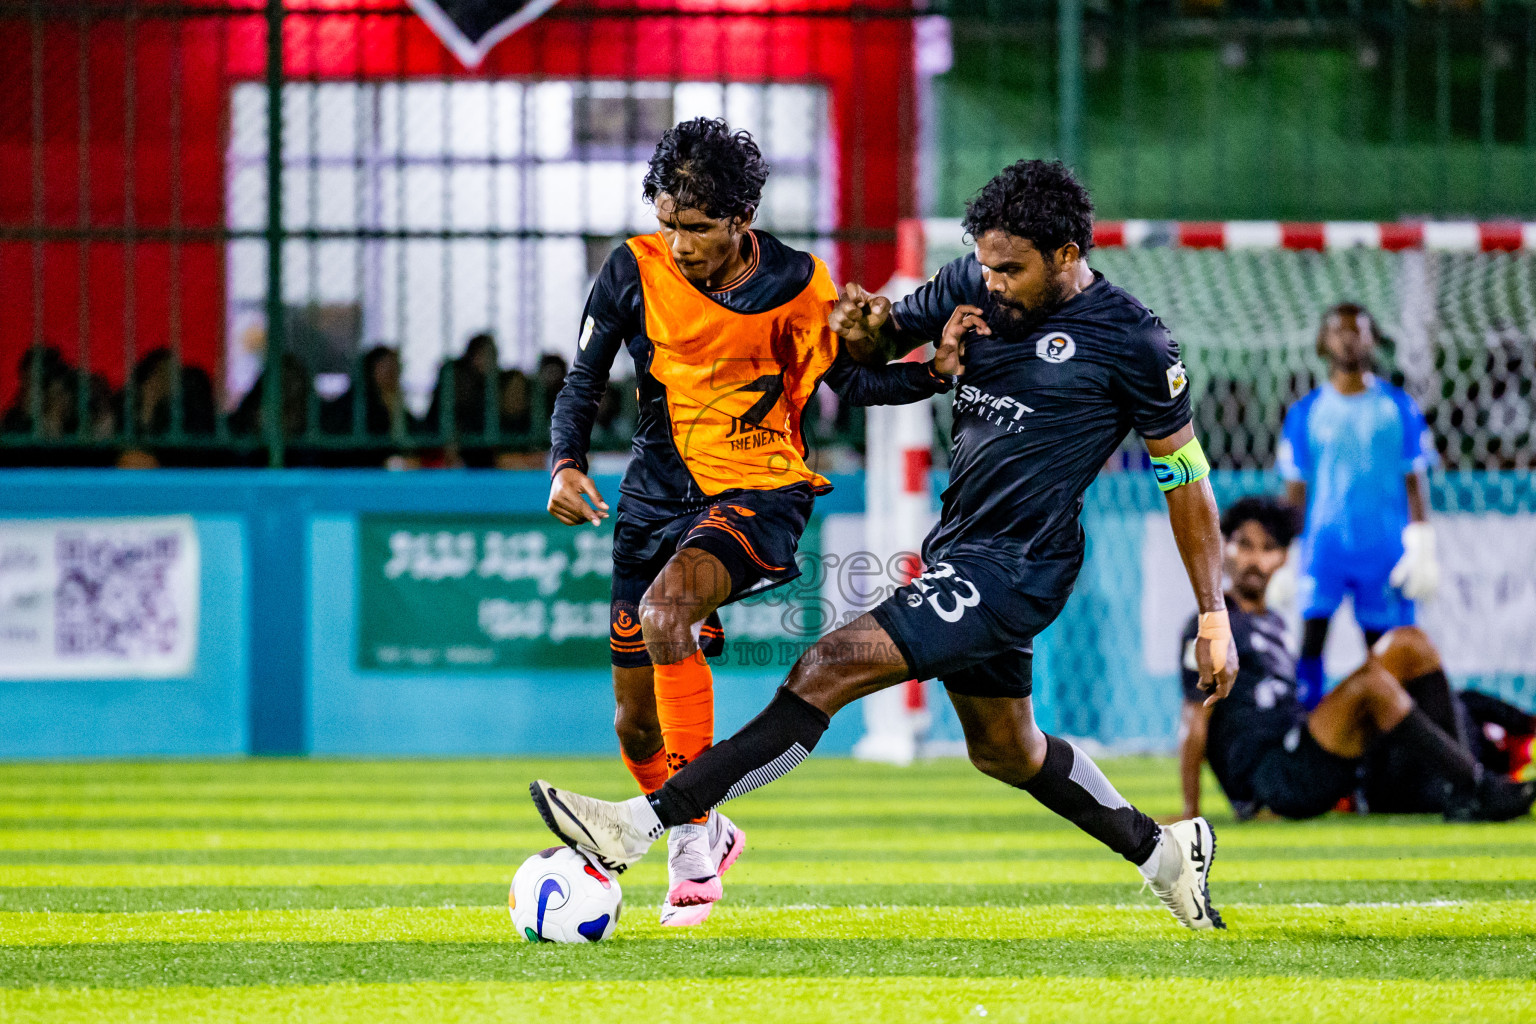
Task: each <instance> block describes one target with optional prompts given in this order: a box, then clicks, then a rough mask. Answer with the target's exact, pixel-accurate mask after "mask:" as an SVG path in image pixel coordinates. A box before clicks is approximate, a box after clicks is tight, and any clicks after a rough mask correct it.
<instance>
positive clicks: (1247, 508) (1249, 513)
mask: <svg viewBox="0 0 1536 1024" xmlns="http://www.w3.org/2000/svg"><path fill="white" fill-rule="evenodd" d="M1244 523H1258V524H1259V525H1260V526H1262V527H1263V528H1264V531H1265V532H1266V533H1268V534H1269V535H1270V536H1271V537H1273V538H1275V543H1276V544H1279V545H1280V546H1281V547H1283V548H1288V547H1290V546H1291V541H1293V540H1295V539H1296V532H1297V529H1296V528H1297V522H1296V510H1295V509H1294V508H1292V507H1291V506H1290V505H1287V504H1285V502H1283V501H1280V500H1279V499H1278V498H1275V497H1272V496H1271V495H1268V494H1250V495H1248V496H1247V497H1245V498H1238V499H1237V500H1236V501H1234V502H1233V503H1232V504H1230V505H1228V506H1227V510H1226V511H1225V512H1223V513H1222V514H1221V535H1222V536H1223V537H1230V536H1232V535H1233V534H1234V533H1236V532H1237V531H1238V528H1239V527H1241V526H1242V525H1243V524H1244Z"/></svg>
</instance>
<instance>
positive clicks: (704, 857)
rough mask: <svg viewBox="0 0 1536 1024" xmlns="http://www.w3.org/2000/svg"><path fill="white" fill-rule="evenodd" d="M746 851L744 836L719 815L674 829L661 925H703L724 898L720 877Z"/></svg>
mask: <svg viewBox="0 0 1536 1024" xmlns="http://www.w3.org/2000/svg"><path fill="white" fill-rule="evenodd" d="M746 847H747V834H746V833H745V832H743V831H742V830H741V829H739V828H737V827H736V826H735V825H734V824H732V823H731V819H730V818H727V817H726V816H725V815H723V814H721V813H720V812H719V811H710V812H709V820H708V821H706V822H703V823H701V824H697V825H692V824H690V825H676V826H674V827H673V828H672V830H671V833H670V834H669V835H668V836H667V886H668V888H667V898H666V901H665V902H664V903H662V905H661V923H662V924H664V925H668V926H671V927H674V928H686V927H688V926H690V925H695V924H702V923H703V922H704V920H705V919H706V918H708V917H709V912H710V910H711V909H712V908H713V907H714V905H715V902H716V901H717V900H719V899H720V897H721V896H722V895H723V894H724V889H723V888H722V886H721V884H720V876H721V875H723V874H725V873H726V872H727V871H729V870H730V869H731V865H733V864H735V863H736V860H737V858H739V857H740V856H741V851H742V850H744V849H746Z"/></svg>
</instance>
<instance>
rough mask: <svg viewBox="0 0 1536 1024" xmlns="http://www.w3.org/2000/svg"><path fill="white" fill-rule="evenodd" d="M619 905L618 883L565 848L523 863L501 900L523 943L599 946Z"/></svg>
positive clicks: (612, 926)
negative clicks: (504, 903)
mask: <svg viewBox="0 0 1536 1024" xmlns="http://www.w3.org/2000/svg"><path fill="white" fill-rule="evenodd" d="M623 904H624V892H623V890H622V889H620V888H619V880H618V879H617V878H615V877H613V875H612V874H611V873H609V872H608V871H606V870H604V869H603V868H602V867H600V866H598V865H596V864H594V863H592V862H591V861H589V860H588V859H587V858H586V857H584V856H582V855H581V854H579V853H577V852H576V851H575V850H573V849H571V848H570V847H568V846H553V847H550V848H549V849H548V850H541V851H540V852H538V853H536V854H534V855H533V856H532V857H529V858H528V859H527V860H525V861H523V866H522V867H520V868H518V869H517V874H515V875H513V876H512V891H511V893H509V894H508V897H507V909H508V910H509V911H510V912H511V914H512V927H514V928H516V929H517V933H518V934H519V935H521V936H522V937H523V938H525V939H527V940H528V941H529V942H601V941H602V940H603V939H606V938H607V937H608V936H610V935H612V934H613V931H614V929H615V928H617V927H618V926H619V910H620V908H621V907H622V906H623Z"/></svg>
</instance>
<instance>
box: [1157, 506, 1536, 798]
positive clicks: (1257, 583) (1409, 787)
mask: <svg viewBox="0 0 1536 1024" xmlns="http://www.w3.org/2000/svg"><path fill="white" fill-rule="evenodd" d="M1221 527H1222V534H1223V535H1224V536H1225V538H1226V549H1225V555H1226V568H1227V575H1228V577H1229V578H1230V580H1231V583H1232V589H1231V590H1230V591H1229V592H1228V594H1227V606H1228V608H1229V609H1230V610H1231V616H1232V635H1233V637H1234V639H1235V640H1236V642H1237V651H1238V658H1239V662H1240V665H1241V668H1240V669H1239V671H1238V674H1237V682H1236V683H1235V684H1234V685H1233V687H1232V692H1231V693H1230V694H1228V696H1227V699H1226V700H1223V701H1222V702H1221V703H1219V704H1217V705H1215V706H1214V707H1208V706H1206V704H1205V700H1204V694H1203V693H1201V692H1200V691H1199V689H1198V688H1197V685H1198V681H1199V674H1198V672H1197V671H1194V670H1193V668H1192V666H1191V659H1190V658H1189V657H1188V656H1187V654H1188V652H1189V650H1190V647H1191V645H1192V644H1193V641H1194V636H1195V627H1194V623H1193V622H1191V624H1190V627H1189V628H1188V629H1186V630H1185V633H1184V638H1183V641H1182V643H1183V650H1184V651H1185V652H1186V658H1185V666H1184V697H1185V701H1184V713H1183V722H1182V726H1181V728H1180V741H1179V769H1180V777H1181V782H1182V788H1183V793H1184V812H1185V814H1187V815H1197V814H1199V813H1200V766H1201V762H1202V760H1206V761H1209V762H1210V765H1211V769H1212V771H1214V772H1215V774H1216V780H1217V781H1218V782H1219V783H1220V784H1221V788H1222V790H1223V792H1225V793H1226V795H1227V799H1228V800H1229V801H1230V802H1231V804H1232V808H1233V811H1234V813H1235V814H1236V815H1237V816H1238V817H1239V818H1247V817H1252V816H1253V815H1254V814H1257V813H1258V812H1259V811H1260V810H1262V809H1264V808H1268V809H1269V810H1271V811H1273V812H1274V813H1276V814H1278V815H1280V816H1281V817H1283V818H1298V819H1299V818H1312V817H1316V816H1317V815H1319V814H1322V813H1324V812H1325V811H1328V810H1332V809H1333V808H1334V807H1335V806H1336V805H1337V804H1338V803H1339V801H1340V800H1341V799H1342V798H1345V797H1350V796H1352V795H1354V796H1355V797H1356V800H1357V801H1359V802H1360V803H1361V805H1362V806H1361V807H1360V809H1362V810H1364V809H1367V808H1370V807H1374V808H1375V809H1380V810H1386V809H1389V808H1390V809H1392V810H1403V811H1420V812H1423V811H1439V812H1441V813H1443V814H1444V815H1445V818H1446V820H1448V821H1505V820H1509V819H1511V818H1517V817H1520V816H1522V815H1525V814H1528V813H1529V812H1530V809H1531V804H1532V802H1533V801H1536V784H1533V783H1530V782H1524V783H1517V782H1514V781H1511V780H1510V779H1507V778H1504V777H1502V776H1501V775H1500V774H1499V773H1498V772H1497V771H1496V770H1494V769H1492V768H1490V767H1489V766H1485V765H1484V764H1482V763H1480V761H1479V760H1478V758H1477V756H1476V753H1475V747H1474V746H1473V745H1472V744H1470V743H1469V742H1468V740H1467V737H1468V736H1469V735H1470V734H1471V732H1472V728H1474V727H1475V723H1476V722H1477V720H1478V719H1481V718H1484V717H1490V716H1493V717H1500V718H1504V719H1508V718H1509V716H1511V715H1513V716H1517V717H1519V718H1521V719H1524V720H1525V721H1524V725H1525V726H1526V727H1529V724H1530V722H1529V716H1526V715H1524V714H1523V713H1522V712H1520V711H1518V709H1515V708H1511V707H1509V706H1508V705H1503V704H1502V702H1499V701H1495V700H1494V699H1493V698H1490V697H1484V696H1482V695H1480V694H1464V695H1458V694H1455V693H1453V692H1452V691H1451V688H1450V684H1449V682H1448V681H1447V679H1446V676H1445V672H1444V671H1443V670H1442V668H1441V665H1440V658H1439V654H1438V653H1437V652H1436V651H1435V648H1434V645H1433V644H1431V643H1430V641H1429V638H1428V637H1427V636H1426V635H1425V634H1424V632H1423V630H1420V629H1418V628H1417V627H1414V626H1406V627H1401V628H1399V629H1394V630H1392V631H1391V632H1389V633H1387V634H1386V635H1384V636H1383V637H1382V638H1381V639H1380V640H1379V641H1378V642H1377V644H1376V646H1375V647H1374V648H1373V650H1372V652H1371V655H1370V657H1369V658H1368V659H1367V661H1366V663H1365V664H1364V665H1362V666H1360V668H1359V669H1357V670H1356V671H1355V672H1353V673H1351V674H1350V675H1349V677H1348V678H1346V679H1345V680H1344V681H1343V682H1341V683H1340V684H1339V685H1338V686H1337V687H1335V688H1334V689H1333V690H1332V691H1331V692H1330V693H1328V695H1327V696H1325V697H1324V698H1323V699H1322V701H1321V702H1320V703H1319V704H1318V705H1317V707H1316V708H1315V709H1313V710H1312V712H1311V713H1308V712H1307V710H1306V709H1305V708H1304V707H1303V706H1302V705H1301V704H1300V703H1299V702H1298V701H1297V699H1296V659H1295V657H1294V655H1293V654H1292V653H1291V651H1290V650H1289V648H1288V645H1287V640H1286V635H1285V625H1284V623H1283V622H1282V620H1281V618H1280V616H1279V615H1277V614H1276V613H1275V612H1273V611H1271V610H1270V609H1269V608H1268V606H1267V605H1266V603H1265V590H1266V588H1267V587H1268V586H1269V580H1270V577H1271V576H1273V575H1274V573H1275V572H1276V571H1277V570H1278V569H1279V568H1280V566H1281V565H1283V564H1284V562H1285V558H1286V549H1287V547H1288V546H1289V545H1290V542H1291V539H1292V537H1293V535H1294V533H1295V526H1294V518H1293V513H1292V511H1291V509H1290V508H1289V507H1288V506H1285V505H1282V504H1280V503H1279V502H1277V501H1275V500H1274V499H1273V498H1268V497H1248V498H1243V499H1241V500H1240V501H1237V502H1234V503H1233V504H1232V505H1231V506H1230V507H1229V508H1228V509H1227V510H1226V513H1225V514H1224V515H1223V516H1222V521H1221ZM1507 724H1511V725H1513V724H1514V723H1507ZM1516 727H1518V726H1516ZM1372 794H1375V796H1373V795H1372Z"/></svg>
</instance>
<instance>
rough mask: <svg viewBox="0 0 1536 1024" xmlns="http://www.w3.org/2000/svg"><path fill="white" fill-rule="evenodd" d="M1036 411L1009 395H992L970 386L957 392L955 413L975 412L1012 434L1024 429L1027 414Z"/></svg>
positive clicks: (965, 385) (962, 385)
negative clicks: (1023, 421)
mask: <svg viewBox="0 0 1536 1024" xmlns="http://www.w3.org/2000/svg"><path fill="white" fill-rule="evenodd" d="M1034 411H1035V410H1034V409H1032V408H1031V407H1029V406H1027V405H1025V404H1024V403H1023V402H1021V401H1019V400H1018V399H1017V398H1012V397H1010V396H1008V395H992V394H988V393H987V392H985V391H983V390H981V389H980V388H977V387H972V386H971V385H969V384H961V385H960V390H959V391H957V392H955V412H957V413H960V412H975V413H976V414H977V415H978V416H980V417H981V418H982V419H984V420H986V421H987V422H989V423H995V424H997V425H998V426H1002V427H1006V428H1007V429H1008V430H1009V431H1010V432H1016V431H1020V430H1023V429H1024V425H1023V423H1021V422H1020V421H1021V420H1022V419H1023V417H1024V414H1025V413H1027V412H1034Z"/></svg>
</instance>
